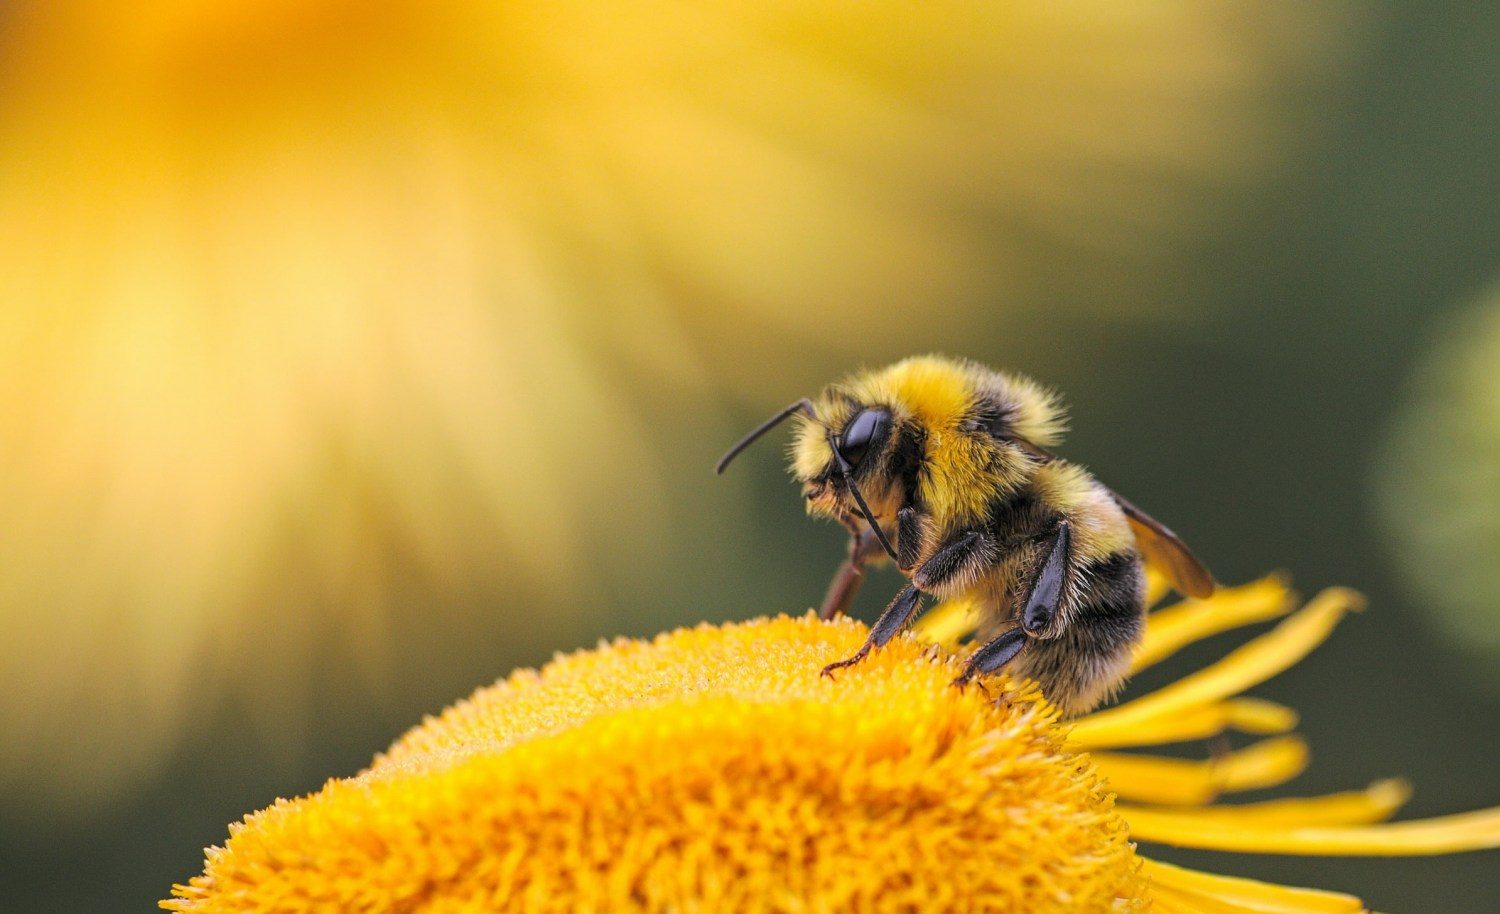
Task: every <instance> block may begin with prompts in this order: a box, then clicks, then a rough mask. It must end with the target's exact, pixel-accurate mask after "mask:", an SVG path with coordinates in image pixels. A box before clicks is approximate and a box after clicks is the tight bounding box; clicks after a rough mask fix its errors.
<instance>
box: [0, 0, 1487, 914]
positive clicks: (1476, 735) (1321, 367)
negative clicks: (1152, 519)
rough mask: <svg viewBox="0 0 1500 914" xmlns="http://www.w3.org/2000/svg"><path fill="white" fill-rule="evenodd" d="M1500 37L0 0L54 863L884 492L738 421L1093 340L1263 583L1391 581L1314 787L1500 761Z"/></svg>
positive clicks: (1460, 24)
mask: <svg viewBox="0 0 1500 914" xmlns="http://www.w3.org/2000/svg"><path fill="white" fill-rule="evenodd" d="M1497 49H1500V11H1497V10H1495V9H1483V8H1481V7H1479V6H1477V5H1468V4H1434V3H1422V4H1416V3H1411V4H1381V5H1359V4H1337V5H1335V4H1274V5H1273V4H1251V3H1245V4H1194V3H1186V2H1183V3H1174V2H1158V3H1149V4H1130V5H1128V7H1127V6H1126V5H1116V4H1105V3H1100V4H1069V5H1065V6H1047V7H1037V8H1026V9H1020V8H1015V7H1001V6H999V5H994V6H990V5H985V6H980V5H973V6H968V5H956V4H954V5H949V4H941V3H939V4H922V5H916V4H912V5H907V4H899V3H885V2H871V3H861V4H837V3H825V2H819V0H813V2H805V0H804V2H801V3H775V2H771V3H756V4H725V5H722V6H716V7H713V8H701V7H697V6H693V5H686V4H683V5H679V4H672V3H643V4H640V5H638V6H628V7H627V6H625V5H619V6H602V5H599V4H594V3H583V2H575V3H568V2H559V3H546V4H543V3H522V4H513V5H509V6H506V7H505V8H503V9H502V8H499V6H498V5H495V6H491V5H486V4H479V3H468V2H461V3H457V4H450V5H444V6H442V7H441V8H440V9H435V8H430V7H429V6H428V5H424V4H416V3H403V2H393V3H388V4H373V5H372V4H362V3H353V2H339V0H318V2H312V3H295V4H294V3H290V2H248V0H242V2H227V3H214V4H209V3H190V2H170V0H152V2H148V3H144V4H137V5H131V6H129V7H126V6H120V7H118V8H112V9H105V8H101V7H99V6H98V5H95V4H87V3H82V2H77V3H71V2H61V0H59V2H55V3H48V4H30V3H17V2H10V3H0V295H3V299H0V518H3V523H0V528H3V529H0V626H3V631H4V632H5V635H4V636H3V637H0V726H3V734H4V736H3V741H0V885H3V891H0V900H3V903H4V904H5V905H6V907H7V909H10V910H28V911H30V910H83V911H112V910H127V909H132V910H140V909H142V908H144V907H149V906H150V905H151V904H152V903H153V902H154V901H155V899H157V898H160V897H162V896H163V895H165V894H166V893H167V891H168V889H169V886H170V884H171V883H172V882H173V881H182V880H185V879H186V878H187V877H189V876H191V875H192V874H194V873H196V872H198V870H199V868H200V866H201V860H202V856H201V855H202V850H201V849H202V848H203V846H205V845H207V844H212V843H218V842H221V841H222V840H223V839H224V837H225V829H226V824H227V823H228V822H230V821H233V820H235V819H237V818H238V817H240V816H241V815H243V814H244V813H246V812H248V811H250V810H252V809H256V808H259V807H261V806H264V805H266V804H267V803H269V802H270V801H271V800H273V799H274V798H276V797H278V796H291V795H295V794H299V793H303V792H306V791H309V790H313V789H315V788H317V787H318V786H319V785H320V784H321V783H322V782H323V781H324V780H325V779H326V778H328V777H331V776H338V775H344V774H349V773H352V772H355V771H357V770H358V769H360V768H361V767H362V766H363V765H364V764H366V763H367V762H368V761H369V759H370V757H371V756H372V754H373V753H374V752H376V751H378V750H379V749H381V748H383V747H384V746H385V745H386V744H387V743H388V742H389V741H390V740H391V739H393V738H394V737H395V736H396V735H397V734H399V733H400V732H402V730H404V729H405V728H406V727H408V726H410V725H411V724H413V723H415V722H416V721H418V720H419V719H420V717H421V716H422V715H423V714H425V713H430V712H433V711H436V710H438V709H439V708H441V707H442V706H444V705H445V704H447V703H449V702H451V701H452V700H454V699H456V698H458V697H460V696H462V695H465V694H467V693H468V692H470V691H472V690H473V689H474V688H475V687H476V686H478V685H481V684H484V683H488V682H490V681H492V680H493V679H495V678H497V677H499V676H501V675H503V674H504V673H506V672H507V671H509V670H510V669H511V668H513V667H515V666H518V665H534V664H538V663H541V662H543V661H545V660H546V659H547V657H548V656H550V654H551V653H552V652H554V651H557V650H569V649H573V648H577V647H581V646H587V645H590V644H592V643H594V642H595V641H597V640H598V639H599V638H602V637H611V636H614V635H620V634H625V635H648V634H651V633H654V632H657V631H660V630H662V629H664V628H669V627H673V626H679V625H686V624H691V623H695V622H698V621H700V620H704V619H708V620H715V621H718V620H725V619H739V618H745V617H748V616H753V615H758V614H764V613H770V612H783V611H787V612H798V611H801V610H803V609H805V608H806V607H808V606H809V605H811V604H813V603H815V602H816V601H817V600H818V599H819V597H820V596H821V593H822V588H823V586H824V583H825V582H826V577H827V575H828V573H829V572H830V570H831V568H832V567H833V566H834V565H835V564H836V563H837V561H838V560H839V558H840V555H841V550H842V548H843V546H842V542H841V539H840V536H839V533H838V531H837V530H835V529H833V528H832V527H828V526H819V525H815V524H813V523H811V522H809V521H807V520H806V519H804V518H803V517H802V514H801V507H800V503H799V501H798V499H797V498H796V496H795V493H794V491H793V489H792V488H791V487H790V485H789V484H788V483H787V480H786V477H785V475H784V472H783V467H782V463H783V461H782V459H781V457H780V456H779V455H778V454H777V453H776V448H775V447H774V446H773V447H770V448H765V449H763V450H760V451H758V452H755V453H753V454H752V455H749V456H748V457H747V459H744V460H742V461H741V462H740V463H739V464H738V465H736V467H735V469H734V472H733V473H732V474H730V475H729V476H728V477H727V478H725V479H722V480H716V479H714V478H713V477H712V476H711V474H710V473H709V469H708V468H709V467H710V466H711V465H712V463H713V460H714V459H715V458H716V457H717V456H718V454H719V453H720V451H721V450H722V449H723V447H724V446H725V445H726V444H727V443H728V442H730V441H732V440H733V439H734V438H735V437H736V436H737V434H738V433H739V432H741V431H742V430H744V429H745V428H747V427H749V426H750V425H751V424H753V423H754V422H757V421H759V420H760V419H761V418H762V417H763V416H764V415H765V414H767V413H768V412H770V411H771V410H772V409H774V408H777V407H779V406H781V405H783V404H785V403H786V402H787V401H789V400H791V399H793V398H795V397H797V396H800V395H803V394H807V393H811V392H813V391H814V389H815V388H816V387H817V386H819V385H821V384H822V383H824V382H825V381H827V380H829V379H831V378H832V377H834V376H837V375H839V374H842V373H844V372H846V371H848V370H851V369H853V368H856V367H858V366H860V365H878V364H881V363H884V362H887V361H890V360H893V359H895V358H897V357H900V356H902V355H905V354H910V353H913V352H922V351H942V352H948V353H952V354H958V355H966V356H970V357H973V358H976V359H979V360H981V361H984V362H988V363H991V364H994V365H997V366H1004V367H1008V368H1011V369H1015V370H1020V371H1024V372H1027V373H1030V374H1033V375H1035V376H1036V377H1038V378H1039V379H1042V380H1044V381H1046V382H1048V383H1050V384H1052V385H1054V386H1056V387H1058V388H1059V389H1060V390H1062V391H1064V392H1065V394H1066V398H1067V400H1068V402H1069V404H1070V406H1071V409H1072V415H1073V420H1074V421H1073V426H1074V431H1073V432H1072V434H1071V435H1070V436H1069V439H1068V441H1067V442H1066V444H1065V446H1064V447H1063V448H1062V451H1063V452H1064V453H1065V454H1066V455H1068V456H1069V457H1072V458H1075V459H1078V460H1081V461H1082V462H1084V463H1086V464H1088V465H1089V466H1090V467H1092V468H1093V469H1095V471H1096V472H1098V473H1099V474H1100V475H1101V476H1102V477H1103V478H1105V479H1106V480H1108V481H1109V482H1110V483H1111V484H1112V485H1114V486H1115V487H1116V488H1118V489H1119V490H1120V491H1122V492H1124V493H1126V494H1127V495H1128V496H1129V497H1130V498H1132V499H1133V500H1135V501H1137V502H1138V503H1140V504H1142V505H1144V506H1146V507H1147V508H1148V509H1149V510H1151V511H1152V512H1153V513H1154V514H1156V515H1157V516H1158V517H1160V518H1162V519H1163V520H1165V521H1166V522H1167V523H1169V524H1170V525H1171V526H1173V527H1174V528H1175V529H1177V530H1178V531H1179V532H1180V533H1182V534H1183V535H1184V536H1185V537H1186V538H1187V539H1188V541H1189V542H1191V543H1192V544H1193V546H1194V548H1195V549H1196V551H1197V552H1198V554H1199V555H1200V556H1202V557H1204V558H1205V559H1206V560H1207V561H1208V563H1209V564H1210V566H1211V567H1212V568H1213V569H1214V570H1215V572H1216V574H1217V575H1218V577H1219V578H1220V579H1221V580H1224V581H1227V582H1237V581H1242V580H1247V579H1249V578H1252V577H1255V576H1258V575H1260V574H1262V573H1264V572H1265V571H1267V570H1271V569H1277V568H1280V569H1286V570H1287V571H1289V572H1290V573H1291V574H1292V575H1293V576H1294V579H1295V580H1296V582H1297V584H1298V585H1299V586H1300V587H1301V588H1302V589H1303V590H1304V592H1311V591H1313V590H1315V589H1316V588H1319V587H1322V586H1324V585H1328V584H1335V583H1340V584H1349V585H1352V586H1355V587H1357V588H1360V589H1362V590H1363V591H1365V592H1366V593H1367V594H1369V596H1370V598H1371V603H1372V607H1371V610H1370V611H1369V612H1368V613H1366V614H1364V615H1362V616H1359V617H1356V618H1354V619H1351V620H1350V621H1348V622H1347V623H1346V624H1345V625H1344V626H1343V627H1342V628H1341V630H1340V632H1339V633H1338V635H1337V637H1336V638H1335V639H1334V640H1333V641H1332V642H1331V643H1330V644H1329V645H1327V646H1326V647H1324V648H1322V649H1321V650H1320V651H1319V652H1318V653H1317V654H1316V655H1315V656H1314V658H1313V659H1311V660H1310V661H1308V662H1305V663H1303V664H1302V665H1301V666H1299V667H1297V668H1296V669H1294V670H1292V671H1290V672H1289V673H1287V674H1285V675H1283V676H1282V677H1280V678H1278V679H1277V680H1275V681H1273V682H1272V683H1269V684H1268V685H1266V686H1265V687H1264V688H1263V689H1261V690H1260V694H1264V695H1265V696H1267V697H1270V698H1274V699H1276V700H1279V701H1283V702H1286V703H1288V704H1291V705H1294V706H1296V707H1297V708H1299V709H1300V710H1301V711H1302V712H1303V715H1304V726H1303V730H1304V732H1305V733H1306V734H1307V735H1308V737H1309V738H1310V740H1311V742H1312V745H1313V747H1314V753H1315V759H1314V763H1313V767H1312V768H1311V770H1310V771H1309V772H1308V773H1307V774H1306V775H1305V776H1303V777H1302V778H1301V779H1300V780H1299V781H1298V782H1297V783H1296V785H1294V786H1295V787H1296V788H1297V789H1298V790H1299V792H1303V793H1316V792H1322V791H1329V790H1336V789H1343V788H1346V787H1351V786H1356V785H1363V784H1364V783H1366V782H1368V781H1370V780H1373V779H1375V778H1379V777H1383V776H1387V775H1392V774H1401V775H1406V776H1409V777H1410V778H1411V779H1412V780H1413V781H1414V782H1415V784H1416V787H1417V792H1416V796H1415V799H1414V801H1413V802H1412V804H1411V806H1410V807H1409V809H1408V814H1410V815H1429V814H1439V813H1446V812H1454V811H1459V810H1462V809H1467V808H1473V807H1476V806H1481V805H1490V804H1495V803H1500V782H1497V779H1496V778H1495V777H1494V775H1493V773H1492V772H1493V771H1494V768H1495V759H1496V758H1497V756H1500V727H1497V726H1496V724H1497V723H1500V714H1497V712H1500V520H1497V518H1500V286H1497V285H1496V283H1497V282H1500V253H1497V252H1500V245H1497V242H1500V170H1497V168H1496V162H1497V160H1500V126H1497V125H1500V81H1497V80H1496V78H1495V76H1496V73H1497V72H1500V50H1497ZM895 586H896V584H895V580H894V578H879V577H877V578H876V580H875V581H874V583H873V585H872V586H870V587H868V588H867V590H866V592H865V594H864V595H863V597H864V599H863V600H862V601H861V613H862V614H864V615H866V617H868V615H869V613H870V612H871V611H872V610H873V609H875V608H876V607H877V606H878V604H879V603H880V602H882V601H883V598H884V597H885V596H887V595H888V592H889V591H891V590H892V589H893V588H894V587H895ZM1233 640H1234V636H1228V637H1227V638H1226V639H1224V640H1223V641H1216V642H1214V643H1211V644H1207V645H1201V646H1200V649H1199V650H1196V651H1191V652H1187V653H1186V654H1185V655H1183V656H1180V657H1178V658H1177V659H1176V660H1174V661H1173V662H1172V663H1169V664H1167V665H1166V666H1167V669H1166V670H1162V671H1151V672H1152V673H1153V674H1155V675H1153V676H1145V677H1142V681H1139V682H1137V683H1136V684H1135V686H1134V688H1135V689H1137V690H1140V689H1146V688H1150V687H1151V686H1152V685H1154V684H1157V683H1159V682H1160V681H1162V679H1161V677H1167V676H1171V675H1175V674H1180V673H1181V672H1183V671H1185V670H1188V669H1191V668H1193V667H1194V666H1195V665H1196V664H1200V663H1202V662H1206V661H1207V660H1208V659H1210V658H1212V657H1213V656H1216V655H1217V654H1218V653H1219V652H1221V651H1222V649H1223V647H1224V646H1225V644H1229V643H1233ZM1183 751H1184V752H1187V753H1195V752H1197V753H1201V752H1202V751H1203V747H1197V746H1188V747H1183ZM1152 850H1153V853H1158V854H1159V855H1160V856H1162V857H1164V858H1166V859H1170V860H1177V861H1182V862H1187V863H1189V864H1197V865H1202V866H1204V867H1205V868H1209V869H1213V870H1215V871H1219V872H1227V873H1235V874H1242V875H1250V876H1260V877H1265V878H1270V879H1276V880H1281V881H1285V882H1290V883H1295V884H1307V885H1317V886H1323V887H1327V888H1335V889H1342V890H1347V891H1351V892H1355V893H1357V894H1360V895H1361V896H1362V897H1364V898H1365V899H1366V900H1367V902H1368V903H1370V904H1371V905H1372V906H1373V907H1375V908H1378V909H1381V910H1390V911H1426V910H1444V911H1453V912H1459V911H1488V910H1493V908H1494V901H1493V899H1494V898H1496V897H1500V858H1497V856H1496V854H1494V853H1488V854H1472V855H1467V856H1459V857H1449V858H1435V859H1430V860H1429V859H1424V860H1402V861H1396V862H1385V861H1365V860H1338V861H1322V860H1312V859H1298V858H1279V857H1242V858H1240V857H1237V858H1228V857H1220V856H1219V855H1213V854H1192V853H1180V852H1174V851H1168V850H1160V849H1152Z"/></svg>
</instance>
